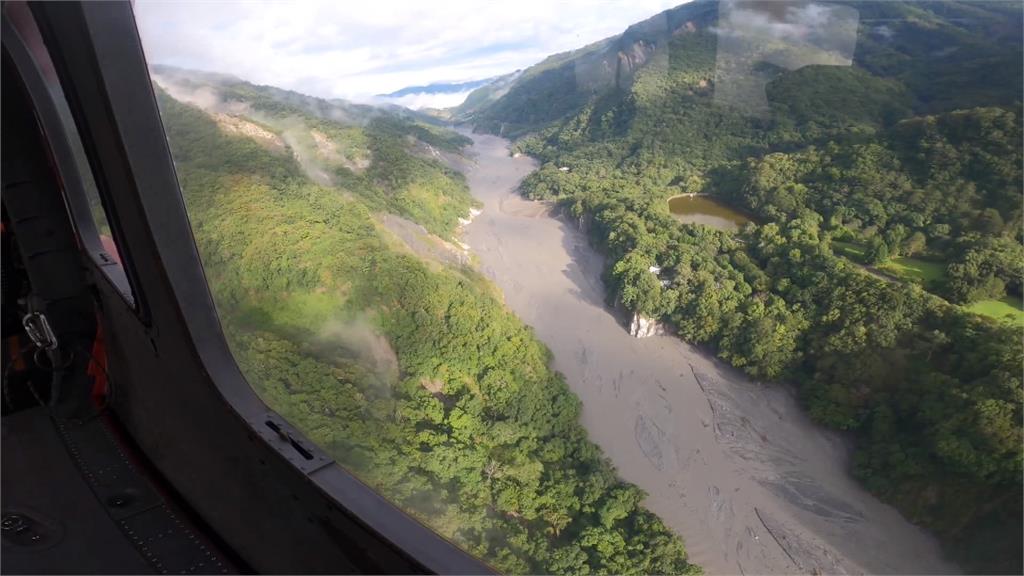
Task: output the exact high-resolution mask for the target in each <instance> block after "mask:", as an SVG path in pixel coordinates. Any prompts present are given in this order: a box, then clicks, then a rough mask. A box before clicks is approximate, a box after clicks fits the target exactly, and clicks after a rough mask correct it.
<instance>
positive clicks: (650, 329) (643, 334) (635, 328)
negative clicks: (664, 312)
mask: <svg viewBox="0 0 1024 576" xmlns="http://www.w3.org/2000/svg"><path fill="white" fill-rule="evenodd" d="M664 333H665V327H664V326H662V324H661V322H658V321H657V320H654V319H652V318H648V317H646V316H644V315H643V314H641V313H639V312H633V320H632V321H631V322H630V323H629V334H630V336H633V337H634V338H648V337H650V336H660V335H662V334H664Z"/></svg>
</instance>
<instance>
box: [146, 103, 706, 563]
mask: <svg viewBox="0 0 1024 576" xmlns="http://www.w3.org/2000/svg"><path fill="white" fill-rule="evenodd" d="M235 98H238V99H240V100H241V99H242V97H241V96H238V95H236V96H235ZM159 103H160V106H161V110H162V113H163V117H164V124H165V128H166V131H167V135H168V140H169V142H170V145H171V149H172V152H173V156H174V159H175V163H176V166H177V171H178V176H179V179H180V183H181V186H182V189H183V192H184V195H185V201H186V205H187V208H188V212H189V217H190V219H191V221H192V224H193V230H194V234H195V238H196V241H197V244H198V246H199V250H200V253H201V256H202V259H203V264H204V267H205V269H206V274H207V277H208V279H209V283H210V286H211V289H212V291H213V294H214V297H215V301H216V303H217V307H218V311H219V314H220V316H221V320H222V324H223V326H224V329H225V332H226V334H227V336H228V341H229V343H230V345H231V348H232V350H233V352H234V354H235V356H236V358H237V360H238V362H239V364H240V366H241V367H242V369H243V372H244V373H245V374H246V376H247V378H248V379H249V381H250V382H251V383H252V384H253V386H254V387H255V388H256V390H257V392H258V393H259V394H260V396H261V397H262V398H263V399H264V400H265V401H266V402H267V403H268V404H269V405H270V406H271V407H273V408H274V409H275V410H277V411H278V412H279V413H281V414H282V415H283V416H284V417H286V418H287V419H288V420H289V421H290V422H292V423H293V424H295V425H296V426H297V427H298V428H300V429H301V430H302V431H303V432H304V433H306V434H307V435H308V436H309V437H310V438H311V439H312V440H313V441H315V442H316V443H317V444H318V445H320V446H321V447H323V448H324V449H325V450H326V451H327V452H328V453H330V454H331V455H332V456H333V457H334V458H335V459H336V460H337V461H338V462H339V463H341V464H342V465H344V466H345V467H347V468H348V469H350V470H352V471H353V472H354V473H356V474H357V475H358V476H359V477H360V478H362V479H363V480H364V481H365V482H367V483H368V484H370V485H371V486H373V487H375V488H377V489H379V490H380V491H381V492H382V493H383V494H385V495H386V496H388V497H389V498H391V499H392V500H394V501H395V502H397V503H398V504H399V505H400V506H402V507H403V508H405V509H406V510H409V511H410V512H411V513H413V514H414V515H416V516H418V517H419V518H421V519H423V521H424V522H426V523H427V524H428V525H430V526H432V527H433V528H435V529H436V530H438V531H439V532H440V533H441V534H443V535H445V536H447V537H449V538H451V539H452V540H453V541H455V542H457V543H458V544H459V545H461V546H463V547H464V548H465V549H467V550H468V551H469V552H471V553H473V554H477V555H479V556H480V557H482V558H483V559H485V560H486V561H488V562H489V563H491V564H492V565H493V566H495V567H496V568H498V569H499V570H502V571H504V572H509V573H558V574H561V573H564V574H587V573H600V574H612V573H615V574H678V573H690V574H693V573H699V572H700V569H699V568H698V567H696V566H694V565H691V564H689V563H688V562H687V557H686V552H685V550H684V548H683V543H682V541H681V540H680V539H679V537H678V536H677V535H675V534H674V533H673V532H671V531H670V530H669V529H668V528H667V527H666V526H665V525H664V524H663V523H662V522H661V520H660V519H659V518H658V517H657V516H655V515H654V514H652V513H651V512H649V511H648V510H646V509H645V508H644V507H643V506H642V505H641V500H642V499H643V497H644V494H643V493H642V492H641V491H640V490H639V489H638V488H636V487H635V486H633V485H630V484H626V483H624V482H622V481H621V480H619V479H618V478H617V476H616V474H615V471H614V470H613V469H612V467H611V466H610V464H609V463H608V461H607V460H606V459H605V458H604V456H603V455H602V454H601V452H600V450H599V449H598V448H597V447H596V446H595V445H594V444H593V443H591V442H590V441H589V440H588V439H587V436H586V432H585V430H584V429H583V428H582V426H581V425H580V423H579V412H580V406H579V401H578V400H577V398H576V397H575V396H574V395H573V394H572V393H571V392H570V391H569V389H568V387H567V386H566V384H565V382H564V380H563V379H562V377H561V376H560V375H558V374H556V373H554V372H553V371H552V370H551V369H550V368H549V361H550V353H549V352H548V350H547V349H546V348H545V347H544V346H543V345H542V344H540V343H539V342H538V340H537V339H536V338H535V337H534V336H533V334H532V332H531V331H530V330H529V329H528V328H527V327H525V326H524V325H523V324H522V323H521V322H520V321H519V320H518V319H517V318H516V317H515V316H514V315H512V314H511V313H510V312H509V311H508V310H507V309H506V308H505V307H504V306H503V305H502V303H501V302H500V301H499V300H498V299H497V298H496V296H495V290H494V288H493V287H492V286H491V285H490V284H489V282H487V281H486V280H484V279H483V278H482V277H480V276H479V275H478V274H477V273H476V272H474V271H473V270H471V269H469V268H466V269H453V268H438V267H432V266H428V265H427V264H426V263H424V262H422V261H421V260H420V259H418V258H417V257H415V256H414V255H412V254H411V253H410V252H409V251H407V250H406V249H405V248H404V247H403V246H402V245H401V243H400V242H399V241H398V240H397V239H395V238H394V237H392V236H390V234H389V233H388V232H387V230H386V229H384V228H383V227H382V226H381V225H380V224H379V223H378V219H377V218H376V212H377V211H378V210H390V211H392V212H395V213H399V214H405V215H408V216H410V217H412V218H413V219H417V220H418V221H419V222H421V223H422V224H423V225H424V226H426V227H427V228H428V229H433V230H435V231H437V232H438V233H441V234H444V233H447V232H450V230H451V227H450V225H451V222H449V220H448V214H449V213H448V212H446V211H445V210H444V209H443V208H442V209H439V210H437V211H433V212H432V211H430V210H423V211H418V209H417V208H416V206H426V207H430V206H435V207H436V206H437V205H439V204H440V205H444V204H455V205H457V206H458V207H459V209H460V210H461V212H458V211H456V212H453V214H456V215H465V212H466V209H468V206H469V199H468V194H466V193H465V184H464V182H463V181H462V180H461V177H459V176H458V175H456V174H454V173H452V172H451V171H449V170H447V169H446V168H444V167H443V166H442V165H440V164H439V163H438V162H436V161H433V160H425V159H423V158H421V157H419V156H417V155H415V154H413V153H412V152H413V151H414V150H415V149H416V146H418V145H419V144H417V142H418V143H420V144H423V143H429V144H431V145H432V146H436V147H439V148H442V149H447V150H455V149H457V148H458V147H459V146H460V144H461V143H462V142H463V141H462V140H461V138H462V137H460V136H457V135H454V134H452V133H447V132H443V131H439V130H437V129H436V128H434V127H430V126H426V125H419V124H417V123H415V122H412V121H410V120H409V119H403V118H397V117H389V116H387V115H380V116H376V117H374V118H371V119H368V120H367V121H366V122H365V123H362V124H345V123H336V122H334V121H331V120H328V119H326V118H323V117H320V116H317V115H315V114H311V113H309V109H308V108H303V109H296V108H294V107H285V108H281V106H286V105H287V104H288V103H287V102H284V103H281V102H278V103H277V104H273V103H270V102H269V101H268V102H267V103H264V104H260V105H259V106H260V107H262V108H263V112H264V113H267V114H268V116H265V117H263V118H262V120H261V121H262V123H263V124H264V125H265V126H268V127H269V128H271V129H276V128H274V127H275V126H283V124H281V122H282V118H284V117H286V116H287V117H292V118H293V119H294V118H295V117H297V118H299V119H301V120H302V121H303V126H305V128H306V130H318V131H320V133H322V134H326V135H328V137H333V138H335V140H334V143H335V144H337V145H338V146H342V144H343V143H344V141H346V140H345V139H347V141H348V142H349V143H350V144H351V145H353V146H358V145H365V147H366V151H367V152H368V154H367V157H369V158H370V159H371V160H370V164H369V165H368V166H364V167H363V168H362V169H360V170H359V171H356V170H353V169H351V168H346V167H345V166H344V165H342V163H340V162H339V163H338V164H337V165H335V166H334V168H335V176H339V178H338V180H337V183H336V185H333V186H326V185H318V184H315V183H314V182H312V181H311V180H310V179H309V178H308V177H307V176H306V170H305V168H306V167H305V166H303V165H302V164H301V163H300V162H299V161H297V160H296V158H298V157H301V154H300V153H299V151H297V150H295V149H293V148H286V149H283V150H282V149H278V148H275V147H274V146H270V145H268V144H267V143H266V141H268V140H269V141H272V140H271V139H268V138H264V139H263V140H264V141H262V142H261V141H260V140H259V139H257V138H250V137H245V136H242V135H238V134H233V133H231V132H230V131H229V130H227V129H225V128H223V127H221V126H218V123H217V121H215V118H216V116H215V115H211V114H208V113H206V112H203V111H201V110H200V109H199V108H196V107H194V106H190V105H186V104H183V103H180V102H178V101H176V100H175V99H173V98H171V97H169V96H168V95H167V94H166V93H164V92H163V91H160V92H159ZM254 107H255V106H254ZM269 107H274V108H276V111H274V112H273V114H270V113H269V112H270V111H269V110H267V108H269ZM289 126H290V127H291V128H290V129H293V128H294V124H289ZM282 130H284V129H283V128H282ZM281 133H282V134H284V133H285V132H284V131H282V132H281ZM292 136H293V137H295V138H297V137H298V136H297V135H296V134H294V133H292ZM413 139H415V142H414V141H413ZM293 141H297V140H293ZM424 179H426V182H427V183H426V184H424ZM416 185H421V186H427V185H429V186H433V188H432V189H433V190H434V191H435V192H436V191H440V192H439V193H437V194H434V195H429V194H427V195H425V196H424V195H421V196H422V198H421V199H422V200H423V202H422V203H421V204H419V205H417V204H416V203H415V201H416V198H413V199H406V198H404V197H403V196H404V195H405V194H407V193H408V191H409V190H410V189H411V187H415V186H416Z"/></svg>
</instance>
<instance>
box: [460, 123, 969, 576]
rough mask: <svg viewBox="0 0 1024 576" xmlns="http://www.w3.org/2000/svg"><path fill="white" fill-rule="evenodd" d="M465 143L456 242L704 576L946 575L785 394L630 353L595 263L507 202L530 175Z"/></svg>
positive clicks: (547, 218)
mask: <svg viewBox="0 0 1024 576" xmlns="http://www.w3.org/2000/svg"><path fill="white" fill-rule="evenodd" d="M467 135H469V136H471V137H472V138H473V141H474V145H473V146H472V149H471V150H472V153H473V154H475V160H476V163H475V165H474V166H473V167H470V168H468V169H467V170H466V177H467V181H468V183H469V186H470V188H471V190H472V193H473V195H474V196H475V197H476V198H477V199H478V200H480V201H481V202H483V204H484V208H483V212H482V214H480V215H479V216H478V217H477V218H476V219H475V220H474V221H473V222H472V223H470V224H469V225H467V226H466V227H465V230H464V236H463V240H464V241H465V243H466V244H468V245H469V247H470V250H471V251H472V253H474V254H475V255H476V257H477V258H478V260H479V266H480V269H481V271H482V272H483V273H484V274H486V275H487V276H488V277H490V278H491V279H492V280H493V281H494V282H495V283H496V284H497V285H498V286H499V287H500V288H501V290H502V291H503V293H504V296H505V300H506V302H507V304H508V306H509V307H510V308H511V309H512V310H513V311H514V312H515V313H516V314H517V315H518V316H519V317H520V318H522V320H523V321H524V322H526V323H527V324H529V325H530V326H532V327H533V329H534V330H535V331H536V334H537V336H538V337H539V338H540V339H541V340H542V341H543V342H544V343H545V344H546V345H547V346H548V347H549V348H550V349H551V351H552V352H553V354H554V360H553V364H554V368H555V369H556V370H558V371H560V372H561V373H563V374H564V375H565V377H566V380H567V382H568V384H569V386H570V388H571V389H572V390H573V391H574V392H575V393H576V394H577V395H578V396H579V398H580V400H581V401H582V405H583V410H582V420H583V424H584V426H585V427H586V428H587V430H588V432H589V434H590V438H591V439H592V440H593V441H594V442H596V443H597V444H598V445H600V446H601V448H602V449H603V450H604V452H605V454H606V455H607V456H608V457H609V458H610V459H611V461H612V463H613V464H614V465H615V467H616V468H617V469H618V471H619V474H620V475H621V476H622V477H623V478H624V479H625V480H627V481H630V482H632V483H634V484H636V485H638V486H639V487H641V488H643V489H644V490H645V491H646V492H647V493H648V494H649V496H648V498H647V500H646V505H647V506H648V508H650V509H651V510H652V511H654V512H655V513H657V514H658V515H659V516H661V517H662V518H663V519H664V520H665V521H666V523H667V524H668V525H670V526H671V527H672V528H673V529H675V530H676V531H677V532H678V533H679V534H681V535H682V536H683V537H684V539H685V541H686V545H687V550H688V552H689V554H690V557H691V560H692V561H693V562H695V563H697V564H700V565H701V566H703V567H704V568H705V570H706V571H707V572H709V573H715V574H742V573H778V574H781V573H785V574H791V573H814V572H821V573H849V574H855V573H862V572H870V573H949V572H955V571H956V567H955V566H953V565H951V564H949V563H948V562H946V561H944V560H943V559H942V556H941V553H940V550H939V548H938V545H937V544H936V542H935V541H934V539H932V538H931V537H930V536H928V535H927V534H926V533H924V531H922V530H921V529H919V528H917V527H915V526H913V525H912V524H910V523H909V522H907V521H906V520H904V519H903V518H902V517H901V516H900V515H899V514H898V513H897V512H896V511H895V510H894V509H892V508H891V507H889V506H887V505H885V504H883V503H881V502H879V501H878V500H877V499H875V498H874V497H872V496H871V495H870V494H868V493H867V492H866V491H864V490H863V489H862V488H861V487H860V486H859V485H858V484H857V483H856V481H855V480H854V479H852V478H851V477H850V476H849V474H848V473H847V468H848V461H847V459H848V451H847V449H846V447H845V445H844V443H843V442H841V441H840V439H839V438H838V436H836V435H835V434H832V433H831V432H829V431H827V430H824V429H822V428H820V427H818V426H816V425H814V424H813V423H812V422H810V421H809V419H808V418H807V416H806V415H805V414H804V413H803V411H802V410H801V409H800V407H799V405H798V404H797V402H796V401H795V399H794V398H793V396H792V394H791V393H790V392H788V391H787V390H786V389H785V388H784V387H782V386H762V385H761V384H758V383H756V382H752V381H750V380H749V379H748V378H747V377H746V376H744V375H743V374H741V373H739V372H737V371H735V370H732V369H730V368H729V367H727V366H724V365H723V364H722V363H720V362H718V361H717V360H715V359H714V358H713V357H710V356H709V355H707V354H705V353H702V352H700V351H698V350H697V349H695V348H694V347H691V346H689V345H687V344H686V343H684V342H682V341H680V340H679V339H677V338H674V337H669V336H661V337H652V338H646V339H635V338H632V337H631V336H629V334H628V333H627V332H626V330H625V329H624V328H623V326H622V325H621V324H620V322H619V320H618V319H617V318H616V317H615V316H614V314H613V312H612V311H611V310H609V309H608V308H607V307H606V305H605V295H604V287H603V286H602V283H601V280H600V278H601V272H602V269H603V261H602V258H601V256H600V254H598V253H597V252H595V251H594V250H593V249H592V248H591V247H590V246H589V245H588V243H587V239H586V237H585V236H584V235H583V234H582V233H580V232H579V231H578V230H576V229H575V228H574V227H573V226H571V225H570V224H568V223H566V222H564V221H562V220H559V219H557V218H554V217H552V215H551V213H550V212H551V211H550V209H549V206H548V205H546V204H542V203H534V202H529V201H527V200H524V199H522V198H521V197H519V195H518V194H517V193H516V192H515V188H516V186H517V185H518V183H519V181H521V180H522V178H523V177H525V176H526V175H527V174H529V172H531V171H532V170H534V169H535V168H536V163H535V162H534V161H533V160H531V159H530V158H528V157H525V156H524V157H519V158H513V157H511V156H510V155H509V152H508V142H507V141H505V140H503V139H501V138H497V137H494V136H488V135H476V134H474V135H470V134H468V133H467Z"/></svg>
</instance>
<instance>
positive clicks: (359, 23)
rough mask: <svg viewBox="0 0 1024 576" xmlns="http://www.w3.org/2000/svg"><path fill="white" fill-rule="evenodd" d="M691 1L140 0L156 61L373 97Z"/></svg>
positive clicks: (500, 63)
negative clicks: (294, 0)
mask: <svg viewBox="0 0 1024 576" xmlns="http://www.w3.org/2000/svg"><path fill="white" fill-rule="evenodd" d="M682 2H683V0H623V1H612V0H505V1H493V0H478V1H476V2H470V1H459V2H445V1H441V2H430V1H420V2H415V1H390V0H345V1H333V2H332V1H326V2H318V1H309V0H307V1H296V2H280V1H269V0H261V1H231V2H227V1H222V2H216V1H209V0H207V1H201V2H196V1H187V0H171V1H147V0H137V1H136V2H135V4H134V7H135V17H136V19H137V21H138V25H139V31H140V34H141V36H142V41H143V46H144V47H145V50H146V57H147V59H148V61H149V63H150V64H151V65H152V64H167V65H172V66H178V67H182V68H190V69H196V70H206V71H211V72H225V73H228V74H233V75H235V76H238V77H240V78H242V79H244V80H248V81H250V82H255V83H258V84H269V85H273V86H278V87H281V88H287V89H290V90H295V91H297V92H302V93H304V94H310V95H313V96H320V97H323V98H345V99H349V100H356V101H368V100H370V99H371V98H372V97H373V95H376V94H383V93H388V92H393V91H395V90H398V89H400V88H404V87H406V86H412V85H424V84H430V83H433V82H462V81H469V80H478V79H482V78H488V77H491V76H496V75H500V74H505V73H508V72H512V71H514V70H516V69H521V68H525V67H527V66H529V65H531V64H535V63H537V62H539V61H540V60H542V59H544V58H545V57H546V56H548V55H550V54H554V53H558V52H564V51H566V50H571V49H574V48H579V47H581V46H584V45H586V44H589V43H591V42H595V41H597V40H600V39H602V38H606V37H608V36H612V35H615V34H618V33H620V32H622V31H623V30H624V29H625V28H626V27H627V26H629V25H630V24H633V23H634V22H638V21H640V20H644V19H646V18H648V17H650V16H653V15H654V14H657V13H658V12H661V11H662V10H665V9H666V8H670V7H672V6H674V5H677V4H680V3H682ZM464 97H465V94H458V95H455V96H450V97H449V98H448V100H449V101H442V100H444V99H441V100H438V99H429V98H422V97H420V98H407V102H401V103H404V104H408V105H411V106H414V107H420V106H425V105H427V106H454V105H456V104H458V102H457V101H453V100H454V99H459V98H464ZM460 101H461V100H460Z"/></svg>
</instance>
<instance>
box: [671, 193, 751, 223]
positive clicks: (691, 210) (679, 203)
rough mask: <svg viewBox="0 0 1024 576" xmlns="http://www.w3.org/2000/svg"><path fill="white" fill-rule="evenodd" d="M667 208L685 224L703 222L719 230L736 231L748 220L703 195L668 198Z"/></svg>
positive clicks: (748, 220)
mask: <svg viewBox="0 0 1024 576" xmlns="http://www.w3.org/2000/svg"><path fill="white" fill-rule="evenodd" d="M668 210H669V212H671V213H672V216H674V217H675V219H676V220H678V221H680V222H683V223H685V224H703V225H705V226H710V227H712V228H718V229H719V230H727V231H736V230H739V229H740V228H741V227H743V225H744V224H746V223H747V222H750V219H749V218H747V217H746V216H744V215H743V214H740V213H739V212H737V211H735V210H733V209H732V208H729V207H728V206H725V205H722V204H719V203H718V202H715V201H714V200H712V199H711V198H707V197H704V196H675V197H673V198H669V200H668Z"/></svg>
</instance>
